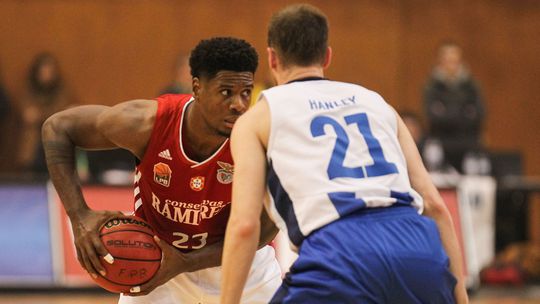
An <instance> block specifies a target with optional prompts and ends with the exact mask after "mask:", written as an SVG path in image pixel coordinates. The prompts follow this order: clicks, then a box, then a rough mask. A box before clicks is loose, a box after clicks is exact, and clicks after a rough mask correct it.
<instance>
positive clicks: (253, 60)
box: [189, 37, 258, 78]
mask: <svg viewBox="0 0 540 304" xmlns="http://www.w3.org/2000/svg"><path fill="white" fill-rule="evenodd" d="M257 64H258V55H257V51H256V50H255V48H253V46H251V45H250V44H249V43H248V42H247V41H245V40H242V39H237V38H232V37H214V38H211V39H206V40H201V42H199V44H197V46H196V47H195V48H194V49H193V50H192V51H191V56H190V57H189V66H190V67H191V76H193V77H199V78H200V77H206V78H214V76H216V74H217V73H218V72H219V71H234V72H252V73H255V71H256V70H257Z"/></svg>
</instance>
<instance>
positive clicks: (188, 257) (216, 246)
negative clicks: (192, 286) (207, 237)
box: [180, 241, 223, 273]
mask: <svg viewBox="0 0 540 304" xmlns="http://www.w3.org/2000/svg"><path fill="white" fill-rule="evenodd" d="M222 256H223V241H219V242H217V243H213V244H211V245H207V246H205V247H203V248H201V249H197V250H193V251H191V252H189V253H185V254H183V257H184V261H183V262H182V266H181V271H180V273H181V272H193V271H197V270H201V269H206V268H210V267H216V266H220V265H221V257H222Z"/></svg>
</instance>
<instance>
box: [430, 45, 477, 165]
mask: <svg viewBox="0 0 540 304" xmlns="http://www.w3.org/2000/svg"><path fill="white" fill-rule="evenodd" d="M424 109H425V112H426V116H427V120H428V126H429V137H430V138H436V139H438V140H440V142H441V143H442V146H443V149H444V155H445V158H446V161H447V162H448V163H449V164H450V165H452V166H453V167H454V168H456V169H458V170H460V171H461V170H462V163H463V158H464V156H465V154H467V153H469V152H478V151H479V150H480V149H481V132H482V125H483V122H484V118H485V108H484V102H483V100H482V96H481V94H480V89H479V87H478V85H477V83H476V81H475V80H474V79H473V77H472V76H471V74H470V72H469V70H468V69H467V67H466V66H465V64H464V63H463V59H462V50H461V48H460V47H459V46H458V45H457V44H455V43H452V42H449V43H444V44H442V45H441V46H440V47H439V50H438V63H437V65H436V66H435V68H434V69H433V73H432V74H431V76H430V78H429V79H428V82H427V85H426V87H425V91H424Z"/></svg>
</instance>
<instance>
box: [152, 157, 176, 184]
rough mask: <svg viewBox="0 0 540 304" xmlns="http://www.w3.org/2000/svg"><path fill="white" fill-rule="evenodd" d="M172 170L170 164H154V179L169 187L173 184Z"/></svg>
mask: <svg viewBox="0 0 540 304" xmlns="http://www.w3.org/2000/svg"><path fill="white" fill-rule="evenodd" d="M171 175H172V171H171V168H170V167H169V165H167V164H164V163H157V164H155V165H154V181H155V182H156V183H158V184H160V185H162V186H165V187H169V185H170V184H171Z"/></svg>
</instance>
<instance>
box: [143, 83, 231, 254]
mask: <svg viewBox="0 0 540 304" xmlns="http://www.w3.org/2000/svg"><path fill="white" fill-rule="evenodd" d="M190 100H191V95H172V94H171V95H163V96H160V97H159V98H158V99H157V101H158V109H157V115H156V120H155V122H154V129H153V130H152V136H151V137H150V141H149V143H148V146H147V148H146V152H145V154H144V158H143V159H142V160H141V162H140V164H139V165H138V166H137V168H136V172H135V173H136V174H135V192H134V194H135V214H136V215H137V216H140V217H141V218H143V219H145V220H146V221H148V223H150V225H152V227H153V228H154V230H155V231H156V233H157V235H158V236H159V237H160V238H161V239H163V240H165V241H167V242H168V243H170V244H171V245H173V246H175V247H176V248H179V249H180V250H183V251H189V250H193V249H200V248H203V247H204V246H205V245H208V244H212V243H215V242H217V241H219V240H222V239H223V238H224V236H225V226H226V224H227V219H228V217H229V212H230V203H231V183H232V175H233V162H232V157H231V153H230V147H229V140H228V139H227V140H226V141H225V142H224V143H223V145H222V146H221V147H220V148H219V149H218V150H217V151H216V152H215V153H214V154H213V155H212V156H211V157H210V158H208V159H207V160H205V161H203V162H196V161H193V160H191V159H189V157H188V156H187V155H186V154H185V153H184V150H185V149H184V148H183V147H182V122H183V118H184V110H185V109H186V108H187V105H188V104H189V103H190V102H191V101H190Z"/></svg>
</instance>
